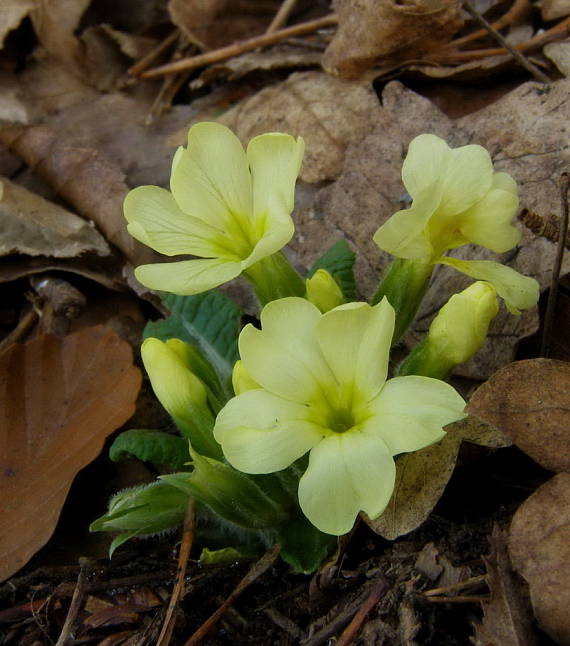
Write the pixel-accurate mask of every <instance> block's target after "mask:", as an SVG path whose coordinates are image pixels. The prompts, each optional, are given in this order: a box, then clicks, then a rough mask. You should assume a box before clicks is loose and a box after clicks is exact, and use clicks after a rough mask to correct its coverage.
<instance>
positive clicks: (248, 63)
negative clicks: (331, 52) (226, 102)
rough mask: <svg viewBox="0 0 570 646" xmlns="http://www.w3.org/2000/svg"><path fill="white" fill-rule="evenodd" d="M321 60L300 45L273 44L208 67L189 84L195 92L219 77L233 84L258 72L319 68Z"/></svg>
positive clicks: (316, 51) (315, 53) (315, 50)
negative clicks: (265, 48)
mask: <svg viewBox="0 0 570 646" xmlns="http://www.w3.org/2000/svg"><path fill="white" fill-rule="evenodd" d="M322 57H323V54H322V52H321V51H319V50H318V49H314V48H313V47H307V46H306V45H305V44H304V43H299V44H295V45H287V44H283V45H275V46H273V47H271V48H270V49H268V50H262V51H253V52H247V53H246V54H242V55H241V56H234V57H233V58H230V59H228V60H227V61H223V62H222V63H217V64H216V65H211V66H210V67H208V68H207V69H206V70H204V71H203V72H202V74H200V77H199V78H198V79H196V80H194V81H192V89H199V88H201V87H203V86H204V85H207V84H210V83H213V82H214V81H218V80H219V79H222V78H223V79H228V80H230V81H235V80H236V79H239V78H241V77H242V76H245V75H246V74H249V73H250V72H257V71H259V70H282V69H295V68H297V69H298V68H308V67H319V66H320V64H321V59H322Z"/></svg>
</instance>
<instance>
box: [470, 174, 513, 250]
mask: <svg viewBox="0 0 570 646" xmlns="http://www.w3.org/2000/svg"><path fill="white" fill-rule="evenodd" d="M518 208H519V198H518V190H517V185H516V182H515V181H514V179H513V178H512V177H511V176H510V175H507V174H506V173H495V175H494V176H493V184H492V186H491V190H490V191H489V192H488V193H487V195H485V197H484V198H483V199H482V200H480V201H479V202H477V203H476V204H475V205H474V206H472V207H471V208H470V209H469V210H468V211H467V212H466V213H463V214H462V215H461V226H460V230H461V233H462V234H463V235H464V236H465V238H467V240H469V242H472V243H474V244H479V245H481V246H482V247H487V249H491V251H495V252H496V253H504V252H505V251H508V250H509V249H512V248H513V247H515V246H516V245H517V244H518V243H519V242H520V239H521V236H522V234H521V232H520V231H519V230H518V229H517V228H516V227H515V226H513V224H512V223H511V221H512V219H513V218H514V216H515V215H516V212H517V209H518Z"/></svg>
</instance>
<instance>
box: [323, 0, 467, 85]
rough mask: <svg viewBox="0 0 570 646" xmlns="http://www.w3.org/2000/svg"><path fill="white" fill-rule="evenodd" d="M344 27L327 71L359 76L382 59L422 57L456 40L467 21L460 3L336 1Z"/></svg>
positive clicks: (326, 58) (331, 50)
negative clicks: (421, 55)
mask: <svg viewBox="0 0 570 646" xmlns="http://www.w3.org/2000/svg"><path fill="white" fill-rule="evenodd" d="M334 7H335V10H336V13H337V15H338V29H337V31H336V34H335V36H334V37H333V40H332V42H331V44H330V45H329V46H328V48H327V50H326V52H325V55H324V58H323V67H324V68H325V70H326V71H327V72H329V74H333V75H335V76H340V77H342V78H356V77H358V76H360V75H361V74H362V73H363V72H364V71H366V70H367V69H369V68H370V67H372V66H373V65H374V64H375V63H376V62H377V61H378V60H382V61H384V60H386V59H397V58H400V59H401V58H402V57H404V58H405V59H410V58H419V56H420V54H425V53H427V52H429V51H432V50H434V49H439V48H440V47H441V46H442V44H444V43H446V42H447V41H449V40H450V39H451V36H453V34H454V33H455V32H456V31H458V30H459V29H460V27H461V26H462V24H463V20H462V18H461V15H460V8H461V7H460V4H459V3H458V2H456V0H435V1H434V0H414V1H413V2H406V3H402V2H397V1H394V0H335V2H334Z"/></svg>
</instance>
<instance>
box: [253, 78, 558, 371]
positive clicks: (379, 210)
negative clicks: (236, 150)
mask: <svg viewBox="0 0 570 646" xmlns="http://www.w3.org/2000/svg"><path fill="white" fill-rule="evenodd" d="M569 92H570V80H566V79H562V80H560V81H557V82H555V83H552V84H551V85H550V86H549V87H548V89H547V90H546V91H545V89H544V88H543V86H541V85H539V84H537V83H525V84H523V85H521V86H520V87H518V88H517V89H516V90H514V91H512V92H510V93H508V94H506V95H505V96H503V97H502V98H500V99H499V100H498V101H496V102H494V103H493V105H491V106H489V107H486V108H483V109H482V110H479V111H478V112H475V113H473V114H469V115H467V116H465V117H462V118H461V119H459V120H457V121H453V120H451V119H450V118H448V117H447V116H446V115H445V114H443V113H442V112H441V111H440V110H439V109H438V108H437V107H436V106H435V105H434V104H433V103H431V102H430V101H429V100H428V99H425V98H423V97H421V96H419V95H417V94H415V93H414V92H412V91H410V90H407V89H406V88H405V87H404V86H403V85H401V84H400V83H398V82H392V83H389V84H388V85H386V87H385V89H384V91H383V94H382V99H381V101H382V104H381V105H380V104H378V105H377V107H376V109H375V110H374V111H371V113H370V117H369V118H370V122H371V123H372V124H373V127H372V129H371V131H370V132H369V133H368V134H367V135H366V136H365V137H364V138H363V139H362V140H361V141H360V143H357V144H354V145H352V146H350V147H349V149H348V150H347V153H346V155H345V163H344V167H343V172H342V174H341V176H340V177H339V178H338V180H337V181H336V182H334V183H333V184H332V185H330V186H327V187H325V188H323V189H322V190H321V191H320V192H319V194H318V195H317V198H316V200H315V202H314V206H313V208H312V209H308V210H305V211H303V212H301V213H300V214H299V217H298V218H297V224H298V227H297V237H296V238H295V240H294V241H293V248H294V250H295V251H296V252H297V254H298V259H299V261H300V262H301V263H303V264H304V265H306V266H310V265H311V264H312V262H313V261H314V259H315V258H317V257H318V256H319V255H320V254H321V253H322V248H323V246H324V245H327V244H330V243H332V242H334V241H336V240H337V239H338V238H339V237H340V235H342V233H339V232H344V234H345V235H346V237H347V238H348V239H349V240H350V241H351V242H352V243H353V245H354V247H355V248H356V251H357V252H358V255H357V261H356V273H357V276H358V277H359V281H360V288H361V290H362V293H363V295H370V294H371V293H373V291H374V289H375V287H376V285H377V282H378V277H379V276H380V274H381V273H382V271H383V270H384V269H385V268H386V267H387V265H388V264H389V262H390V260H391V257H390V256H389V255H388V254H386V253H384V252H382V251H380V250H379V249H378V247H376V245H375V244H374V243H373V242H372V236H373V234H374V232H375V231H376V229H377V228H378V227H379V226H380V225H381V224H383V223H384V222H385V221H386V219H387V218H388V217H390V215H392V214H393V213H394V212H395V211H397V210H399V209H400V208H402V204H401V203H400V201H399V198H400V197H401V196H402V195H403V193H404V187H403V185H402V182H401V179H400V172H401V164H402V159H403V158H404V156H405V153H406V150H407V147H408V145H409V142H410V141H411V140H412V139H413V138H414V137H415V136H417V135H419V134H421V133H424V132H430V133H433V134H436V135H438V136H440V137H443V138H444V139H445V140H446V141H447V142H448V143H449V144H450V145H451V146H454V147H455V146H460V145H465V144H467V143H477V144H481V145H482V146H485V147H486V148H488V149H489V151H490V152H491V155H492V157H493V159H494V162H495V168H496V169H497V170H500V171H506V172H508V173H510V174H511V175H512V176H513V177H514V178H515V179H516V180H517V182H518V183H519V186H520V192H521V206H525V207H528V208H530V209H532V210H534V211H535V212H537V213H538V214H539V215H541V216H543V217H548V216H550V215H551V214H558V213H560V203H559V202H560V197H559V189H558V176H559V174H560V172H561V171H562V170H563V169H564V168H566V167H567V165H568V163H569V162H570V149H568V147H567V145H566V142H567V140H568V136H569V135H568V130H569V125H568V124H570V102H568V100H567V97H568V93H569ZM251 117H252V118H253V115H251ZM518 226H520V227H521V228H523V227H522V225H518ZM523 232H524V235H523V240H522V243H521V245H520V246H519V247H518V248H517V249H515V250H513V251H512V252H511V253H508V254H504V255H503V256H502V257H501V256H497V255H495V254H492V253H491V252H488V251H486V250H485V249H482V248H481V247H466V248H462V249H460V250H458V251H457V252H453V255H454V256H457V257H464V258H465V257H469V258H471V259H489V258H492V259H494V260H502V261H503V262H505V263H506V264H508V265H509V266H511V267H513V268H514V269H516V270H517V271H520V272H521V273H524V274H527V275H530V276H532V277H534V278H536V279H537V280H538V281H539V283H540V284H541V287H543V288H544V287H546V286H547V285H548V284H549V283H550V273H551V269H552V265H553V261H554V256H555V251H556V250H555V244H554V243H552V242H550V241H548V240H546V239H544V238H541V237H540V236H537V235H535V234H533V233H531V232H530V231H528V230H526V229H524V228H523ZM569 271H570V255H567V256H566V259H565V260H564V264H563V273H567V272H569ZM470 282H472V281H470V279H468V278H467V277H465V276H463V275H461V274H459V273H458V272H456V271H453V270H452V269H451V268H447V267H445V268H444V267H438V268H437V269H436V273H435V275H434V278H433V281H432V285H431V287H430V289H429V291H428V293H427V296H426V299H425V301H424V303H423V304H422V308H421V309H420V312H419V315H418V319H417V320H416V322H415V323H414V325H413V326H412V329H411V331H410V334H409V335H408V336H407V337H406V338H405V339H404V340H405V342H406V344H407V345H409V346H412V345H415V344H416V343H417V342H418V340H420V339H422V338H423V335H424V334H425V332H426V331H427V329H428V327H429V324H430V322H431V320H432V318H433V316H434V314H435V313H436V312H437V311H438V310H439V308H440V307H441V306H442V305H443V304H444V303H445V302H446V301H447V300H448V299H449V297H450V296H451V295H452V294H453V293H454V292H455V291H457V290H458V289H463V288H464V287H465V286H466V285H468V284H469V283H470ZM537 327H538V314H537V311H536V310H535V309H533V310H528V311H526V312H524V313H523V314H522V315H521V316H519V317H515V316H513V315H511V314H509V313H508V312H507V311H506V310H505V309H502V310H501V312H500V313H499V315H498V316H497V317H496V318H495V320H494V321H493V324H492V327H491V331H490V335H489V337H488V338H487V342H486V344H485V346H484V347H483V348H482V350H480V351H479V353H477V355H476V356H475V358H474V359H473V360H472V361H470V362H468V363H467V364H465V365H463V366H461V368H460V370H459V374H461V375H464V376H468V377H473V378H478V379H486V378H487V377H488V376H489V375H491V374H493V373H494V372H495V371H496V370H497V369H498V368H500V367H501V366H502V365H504V364H505V363H507V362H508V361H511V360H512V359H513V356H514V352H515V347H516V344H517V342H518V340H519V339H520V338H521V337H522V336H526V335H528V334H532V333H533V332H535V331H536V329H537Z"/></svg>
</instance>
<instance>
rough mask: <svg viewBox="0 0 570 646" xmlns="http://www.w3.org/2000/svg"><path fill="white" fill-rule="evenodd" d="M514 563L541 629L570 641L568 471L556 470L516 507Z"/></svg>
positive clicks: (512, 542)
mask: <svg viewBox="0 0 570 646" xmlns="http://www.w3.org/2000/svg"><path fill="white" fill-rule="evenodd" d="M509 550H510V554H511V558H512V561H513V565H514V566H515V568H517V570H518V571H519V572H520V573H521V574H522V575H523V576H524V578H525V579H526V580H527V582H528V584H529V588H530V598H531V602H532V606H533V608H534V613H535V615H536V618H537V620H538V623H539V624H540V627H541V628H542V629H543V630H544V631H545V632H547V633H548V634H549V635H550V636H551V637H552V639H554V640H555V641H556V643H557V644H561V645H562V646H568V645H569V644H570V615H569V614H568V608H569V607H570V588H569V587H568V580H569V578H570V474H568V473H559V474H558V475H556V476H554V477H553V478H552V479H550V480H549V481H548V482H546V483H545V484H543V485H542V486H541V487H540V488H539V489H538V490H537V491H536V492H535V493H534V494H532V496H530V498H528V499H527V500H525V502H523V504H522V505H521V506H520V507H519V508H518V509H517V511H516V513H515V515H514V517H513V520H512V523H511V529H510V536H509Z"/></svg>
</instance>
